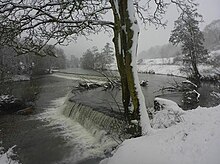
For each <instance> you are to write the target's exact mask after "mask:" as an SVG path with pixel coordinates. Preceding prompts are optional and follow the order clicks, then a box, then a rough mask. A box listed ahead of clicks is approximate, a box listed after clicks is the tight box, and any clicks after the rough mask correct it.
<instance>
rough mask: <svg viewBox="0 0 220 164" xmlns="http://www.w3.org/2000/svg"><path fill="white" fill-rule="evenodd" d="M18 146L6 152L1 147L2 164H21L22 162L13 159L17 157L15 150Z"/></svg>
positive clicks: (0, 157) (0, 159)
mask: <svg viewBox="0 0 220 164" xmlns="http://www.w3.org/2000/svg"><path fill="white" fill-rule="evenodd" d="M15 147H16V145H14V146H12V147H11V148H9V149H8V151H6V152H4V148H3V147H0V164H19V163H20V162H19V161H17V160H14V159H12V157H14V156H16V154H15V153H14V151H13V149H14V148H15Z"/></svg>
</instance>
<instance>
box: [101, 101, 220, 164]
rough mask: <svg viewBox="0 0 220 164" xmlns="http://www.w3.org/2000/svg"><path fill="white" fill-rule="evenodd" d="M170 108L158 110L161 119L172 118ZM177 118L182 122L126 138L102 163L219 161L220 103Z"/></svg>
mask: <svg viewBox="0 0 220 164" xmlns="http://www.w3.org/2000/svg"><path fill="white" fill-rule="evenodd" d="M168 103H170V102H168ZM171 106H172V108H173V110H174V111H175V110H176V109H177V108H178V106H177V105H174V106H173V103H172V104H171ZM170 111H172V109H170V108H166V109H164V110H162V111H160V112H158V115H159V118H160V121H161V122H163V123H164V122H170V121H169V120H170V119H169V118H170V117H167V115H168V113H170ZM169 116H173V113H172V112H171V115H169ZM157 118H158V117H157ZM178 118H180V119H179V120H180V122H179V123H176V124H170V125H171V126H170V127H167V126H166V128H164V129H156V130H155V131H154V133H153V134H150V135H148V136H142V137H139V138H134V139H129V140H126V141H124V142H123V143H122V144H121V146H120V147H119V148H118V149H117V150H116V151H115V152H114V153H113V156H112V157H110V158H108V159H105V160H103V161H101V164H119V163H120V164H177V163H178V164H208V163H211V164H219V161H220V156H219V152H220V140H219V138H220V129H219V127H220V106H216V107H212V108H202V107H198V108H197V109H195V110H191V111H182V112H181V114H179V115H178ZM174 121H175V119H174ZM156 122H157V123H158V121H156ZM153 127H154V126H153ZM156 127H164V126H156Z"/></svg>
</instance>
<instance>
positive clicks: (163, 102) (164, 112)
mask: <svg viewBox="0 0 220 164" xmlns="http://www.w3.org/2000/svg"><path fill="white" fill-rule="evenodd" d="M155 102H157V104H158V105H159V107H160V108H157V111H155V112H154V113H153V119H152V120H151V126H152V127H153V128H154V129H162V128H168V127H170V126H173V125H176V124H177V123H179V122H182V121H183V119H182V115H183V113H184V111H183V110H182V109H181V108H180V107H179V106H178V105H177V104H176V103H175V102H173V101H171V100H167V99H162V98H158V97H157V98H155Z"/></svg>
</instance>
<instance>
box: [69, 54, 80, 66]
mask: <svg viewBox="0 0 220 164" xmlns="http://www.w3.org/2000/svg"><path fill="white" fill-rule="evenodd" d="M79 66H80V61H79V58H78V57H76V56H75V55H71V56H70V60H68V67H69V68H79Z"/></svg>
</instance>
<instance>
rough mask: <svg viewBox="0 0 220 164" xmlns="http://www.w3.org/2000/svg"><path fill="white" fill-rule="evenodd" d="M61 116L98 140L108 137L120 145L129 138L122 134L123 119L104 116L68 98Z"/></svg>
mask: <svg viewBox="0 0 220 164" xmlns="http://www.w3.org/2000/svg"><path fill="white" fill-rule="evenodd" d="M63 114H64V115H65V116H66V117H69V118H71V119H73V120H75V121H77V122H78V123H80V124H81V125H82V126H83V127H84V128H85V129H87V130H88V131H89V132H90V133H91V134H92V135H94V136H96V137H98V138H100V140H102V139H103V138H105V137H106V136H108V137H111V138H113V139H114V140H115V141H116V142H117V143H120V142H121V141H123V140H124V139H125V138H128V137H129V136H128V135H127V134H125V132H124V129H125V128H124V127H125V121H124V120H123V119H118V118H116V117H113V116H109V115H106V114H105V113H102V112H100V111H98V110H96V109H94V108H92V107H89V106H87V105H85V104H82V103H78V102H76V101H73V100H72V99H70V98H68V99H67V100H66V102H65V106H64V109H63ZM104 136H105V137H104Z"/></svg>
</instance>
